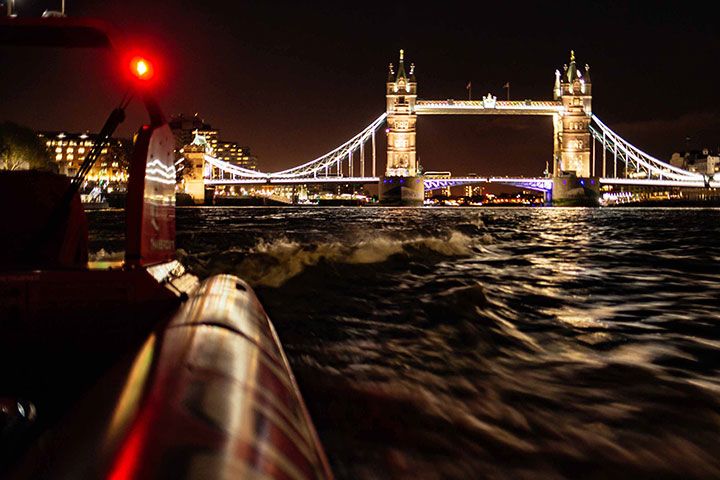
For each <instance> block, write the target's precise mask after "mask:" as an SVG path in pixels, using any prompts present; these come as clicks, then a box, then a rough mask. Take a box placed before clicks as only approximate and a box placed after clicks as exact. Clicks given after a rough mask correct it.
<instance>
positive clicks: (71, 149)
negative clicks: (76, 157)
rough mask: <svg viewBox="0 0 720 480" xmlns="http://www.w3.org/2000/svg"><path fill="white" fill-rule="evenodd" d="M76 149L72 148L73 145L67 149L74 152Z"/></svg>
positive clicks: (68, 151)
mask: <svg viewBox="0 0 720 480" xmlns="http://www.w3.org/2000/svg"><path fill="white" fill-rule="evenodd" d="M74 151H75V149H74V148H72V147H70V148H68V149H67V153H73V152H74Z"/></svg>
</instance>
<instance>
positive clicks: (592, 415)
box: [89, 208, 720, 479]
mask: <svg viewBox="0 0 720 480" xmlns="http://www.w3.org/2000/svg"><path fill="white" fill-rule="evenodd" d="M89 215H90V220H91V240H92V241H91V249H92V250H93V252H95V253H94V257H95V258H103V257H112V256H114V255H117V253H118V252H119V251H121V250H122V235H123V232H122V230H121V227H120V226H119V225H120V224H121V223H122V222H121V220H122V212H115V211H101V212H90V214H89ZM177 230H178V237H177V245H178V249H179V254H180V257H181V259H182V260H183V261H184V262H185V263H186V264H187V265H188V266H189V267H190V268H191V269H192V270H193V271H194V272H195V273H197V274H198V275H200V276H201V277H206V276H208V275H211V274H214V273H234V274H237V275H239V276H241V277H243V278H245V279H246V280H248V281H249V282H250V283H251V284H252V285H253V286H254V287H255V289H256V292H257V293H258V296H259V297H260V298H261V300H262V301H263V304H264V305H265V308H266V310H267V312H268V314H269V315H270V317H271V318H272V319H273V321H274V323H275V325H276V327H277V330H278V333H279V335H280V338H281V340H282V341H283V345H284V348H285V350H286V352H287V354H288V356H289V359H290V362H291V364H292V367H293V370H294V372H295V374H296V376H297V379H298V383H299V385H300V388H301V390H302V392H303V394H304V396H305V399H306V402H307V403H308V407H309V409H310V413H311V416H312V417H313V420H314V422H315V424H316V427H317V429H318V432H319V434H320V437H321V440H322V441H323V444H324V446H325V449H326V452H327V454H328V456H329V458H330V461H331V464H332V467H333V469H334V471H335V474H336V476H337V478H339V479H385V478H392V479H395V478H415V479H441V478H442V479H445V478H452V479H474V478H508V479H515V478H551V479H552V478H659V477H662V478H666V477H674V478H720V274H719V273H720V209H580V208H578V209H561V208H537V209H528V208H507V209H502V208H497V209H496V208H479V209H472V208H448V209H439V208H438V209H428V208H424V209H405V208H305V209H301V208H187V209H179V210H178V214H177Z"/></svg>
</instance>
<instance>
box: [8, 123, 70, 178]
mask: <svg viewBox="0 0 720 480" xmlns="http://www.w3.org/2000/svg"><path fill="white" fill-rule="evenodd" d="M0 170H48V171H57V165H56V164H55V162H53V161H52V160H51V159H50V156H49V154H48V152H47V149H46V148H45V145H43V143H42V141H41V140H40V139H39V138H38V136H37V135H36V134H35V132H34V131H32V129H30V128H27V127H23V126H22V125H18V124H17V123H13V122H2V123H0Z"/></svg>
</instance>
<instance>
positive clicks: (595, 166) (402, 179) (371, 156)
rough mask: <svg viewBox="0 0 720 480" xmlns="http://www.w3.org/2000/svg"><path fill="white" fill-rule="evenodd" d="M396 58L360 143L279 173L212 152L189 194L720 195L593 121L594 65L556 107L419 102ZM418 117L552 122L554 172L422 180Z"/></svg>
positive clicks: (567, 79)
mask: <svg viewBox="0 0 720 480" xmlns="http://www.w3.org/2000/svg"><path fill="white" fill-rule="evenodd" d="M404 57H405V56H404V52H403V51H402V50H401V51H400V58H399V62H398V67H397V71H396V70H395V67H394V65H393V64H392V63H391V64H390V65H389V68H388V76H387V81H386V83H385V100H386V109H385V112H384V113H383V114H381V115H380V116H378V117H377V118H376V119H375V120H374V121H373V122H371V123H370V125H368V126H367V127H365V128H364V129H363V130H362V131H360V132H359V133H358V134H357V135H355V136H354V137H352V138H351V139H349V140H348V141H346V142H345V143H343V144H342V145H340V146H338V147H336V148H335V149H333V150H331V151H330V152H328V153H326V154H324V155H322V156H320V157H318V158H316V159H314V160H311V161H309V162H305V163H301V164H299V165H297V166H295V167H292V168H288V169H285V170H281V171H277V172H259V171H255V170H249V169H245V168H242V167H239V166H236V165H233V164H230V163H227V162H224V161H222V160H219V159H217V158H215V157H214V156H213V152H212V151H210V150H207V149H205V150H203V149H200V150H196V151H193V152H189V153H187V154H186V158H185V159H184V160H185V164H186V165H187V168H189V169H190V171H189V172H188V174H187V175H186V176H185V184H184V188H185V190H186V192H188V193H190V194H191V195H192V196H193V198H195V199H196V201H202V199H203V198H204V190H205V187H206V186H216V185H298V184H328V185H332V184H358V185H360V184H377V185H378V187H379V193H380V199H381V201H382V202H384V203H387V204H409V205H419V204H421V203H422V201H423V198H424V192H425V191H426V190H434V189H439V188H447V187H449V186H457V185H467V184H473V183H498V184H505V185H513V186H517V187H521V188H526V189H531V190H536V191H542V192H545V193H546V194H548V196H549V197H550V196H551V197H552V198H553V200H555V201H558V200H559V201H563V200H569V201H572V200H577V199H580V200H582V199H587V198H592V197H596V196H597V194H598V191H599V189H600V188H602V187H603V186H648V187H686V188H707V187H712V188H718V187H720V175H718V174H715V175H714V176H712V177H711V176H709V175H704V174H701V173H695V172H690V171H688V170H685V169H682V168H680V167H677V166H673V165H670V164H668V163H666V162H663V161H661V160H658V159H656V158H654V157H652V156H651V155H648V154H647V153H645V152H643V151H642V150H640V149H639V148H637V147H635V146H633V145H632V144H630V143H629V142H628V141H627V140H625V139H623V138H621V137H620V136H619V135H617V134H616V133H615V132H613V131H612V130H611V129H610V128H609V127H608V126H607V125H605V124H604V123H603V122H602V121H600V119H598V118H597V117H596V116H595V115H593V113H592V82H591V79H590V67H589V66H588V65H587V64H586V65H585V66H584V68H581V67H579V66H578V65H577V62H576V59H575V54H574V52H571V54H570V63H569V64H567V65H564V66H563V69H562V72H561V71H560V70H556V71H555V82H554V85H553V89H552V99H551V100H515V101H503V100H498V99H497V97H495V96H493V95H491V94H487V95H486V96H484V97H483V98H482V99H481V100H419V99H418V90H417V88H418V84H417V79H416V76H415V65H414V64H411V65H410V67H409V68H406V66H405V58H404ZM418 115H539V116H550V117H551V118H552V121H553V138H552V141H553V156H552V158H551V159H548V162H549V163H551V164H552V172H551V174H549V175H548V176H546V177H538V178H522V177H492V176H480V177H457V178H443V179H426V178H424V177H423V176H422V172H421V169H420V166H419V165H418V162H417V150H416V145H417V128H416V125H417V116H418ZM383 127H386V128H385V132H386V135H387V151H386V161H385V169H384V172H380V171H379V169H378V156H377V145H376V134H377V132H378V131H379V130H380V129H381V128H383Z"/></svg>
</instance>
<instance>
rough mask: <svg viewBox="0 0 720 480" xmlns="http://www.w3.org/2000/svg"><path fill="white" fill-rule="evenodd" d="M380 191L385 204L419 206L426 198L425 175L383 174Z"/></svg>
mask: <svg viewBox="0 0 720 480" xmlns="http://www.w3.org/2000/svg"><path fill="white" fill-rule="evenodd" d="M378 192H379V193H380V203H381V204H383V205H403V206H408V207H419V206H422V204H423V201H424V200H425V181H424V177H423V176H422V175H416V176H414V177H398V176H383V177H380V184H379V187H378Z"/></svg>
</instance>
